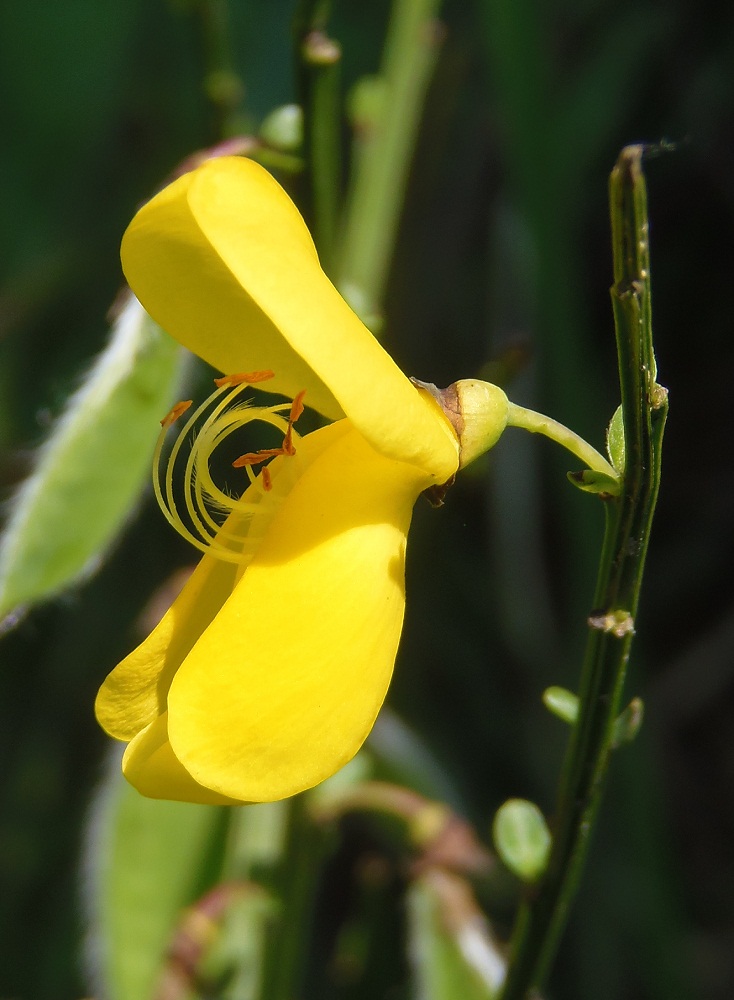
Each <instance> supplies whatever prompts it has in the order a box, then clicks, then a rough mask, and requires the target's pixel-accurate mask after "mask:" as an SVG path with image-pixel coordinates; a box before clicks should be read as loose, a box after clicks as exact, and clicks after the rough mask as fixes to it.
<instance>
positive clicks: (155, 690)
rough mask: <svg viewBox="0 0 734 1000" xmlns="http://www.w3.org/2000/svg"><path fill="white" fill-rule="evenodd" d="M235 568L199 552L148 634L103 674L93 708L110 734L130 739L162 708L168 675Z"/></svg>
mask: <svg viewBox="0 0 734 1000" xmlns="http://www.w3.org/2000/svg"><path fill="white" fill-rule="evenodd" d="M237 570H238V567H237V566H236V565H235V564H233V563H227V562H222V561H221V560H219V559H214V558H212V557H211V556H205V557H204V558H203V559H202V560H201V562H200V563H199V565H198V566H197V567H196V569H195V570H194V572H193V573H192V575H191V576H190V577H189V579H188V581H187V582H186V586H185V587H184V589H183V590H182V591H181V593H180V594H179V596H178V598H177V599H176V600H175V601H174V603H173V605H172V606H171V608H170V609H169V610H168V611H167V612H166V614H165V615H164V616H163V618H162V619H161V621H160V622H159V623H158V625H157V626H156V627H155V628H154V629H153V631H152V632H151V633H150V635H149V636H148V638H147V639H146V640H145V641H144V642H143V643H141V644H140V645H139V646H138V648H137V649H135V650H133V652H132V653H130V655H129V656H126V657H125V659H124V660H122V662H121V663H119V664H118V665H117V666H116V667H115V669H114V670H113V671H112V672H111V673H110V674H108V676H107V678H106V679H105V681H104V683H103V684H102V687H101V688H100V689H99V693H98V695H97V701H96V704H95V712H96V715H97V721H98V722H99V724H100V725H101V726H102V728H103V729H104V730H106V732H108V733H109V735H110V736H114V737H115V739H118V740H131V739H132V738H133V737H134V736H135V735H136V733H138V732H139V731H140V730H141V729H143V728H144V727H145V726H147V725H148V724H149V723H151V722H153V720H154V719H155V718H156V716H158V715H160V714H161V713H162V712H165V710H166V697H167V695H168V688H169V687H170V684H171V680H172V678H173V675H174V673H175V672H176V670H177V669H178V667H179V665H180V663H181V661H182V660H183V659H184V657H185V656H186V654H187V653H188V652H189V650H190V649H191V647H192V646H193V645H194V643H195V642H196V640H197V639H198V638H199V636H200V635H201V633H202V632H203V631H204V629H205V628H206V627H207V625H209V623H210V622H211V621H212V619H213V618H214V616H215V615H216V613H217V612H218V611H219V609H220V608H221V606H222V605H223V604H224V602H225V601H226V599H227V598H228V597H229V595H230V594H231V593H232V588H233V586H234V582H235V577H236V574H237Z"/></svg>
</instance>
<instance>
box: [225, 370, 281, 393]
mask: <svg viewBox="0 0 734 1000" xmlns="http://www.w3.org/2000/svg"><path fill="white" fill-rule="evenodd" d="M274 377H275V372H271V371H270V370H269V369H265V370H264V371H261V372H237V374H235V375H223V376H222V377H221V378H215V379H214V384H215V385H216V386H219V388H220V389H221V387H222V386H223V385H242V383H243V382H247V384H248V385H255V383H256V382H267V380H268V379H269V378H274Z"/></svg>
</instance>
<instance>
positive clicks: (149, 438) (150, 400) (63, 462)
mask: <svg viewBox="0 0 734 1000" xmlns="http://www.w3.org/2000/svg"><path fill="white" fill-rule="evenodd" d="M181 357H182V352H181V350H180V348H179V347H178V345H177V344H175V342H174V341H173V340H171V338H170V337H169V336H168V335H167V334H165V333H164V332H163V331H162V330H161V329H160V327H158V326H156V324H155V323H153V321H152V320H151V319H150V318H149V317H148V316H147V315H146V314H145V313H144V311H143V309H142V307H141V306H140V305H139V303H138V302H137V301H136V300H135V299H133V298H132V297H131V298H129V299H128V301H127V303H126V305H125V306H124V308H123V309H122V311H121V312H120V315H119V316H118V318H117V319H116V321H115V323H114V326H113V328H112V337H111V340H110V343H109V345H108V347H107V348H106V349H105V351H104V352H103V353H102V354H101V355H100V356H99V358H98V359H97V361H96V362H95V364H94V366H93V368H92V370H91V372H90V373H89V375H88V376H87V378H86V380H85V382H84V384H83V385H82V387H81V388H80V389H79V390H78V391H77V392H76V393H75V394H74V395H73V396H72V397H71V399H70V400H69V402H68V404H67V407H66V410H65V412H64V413H63V414H62V416H61V418H60V419H59V421H58V422H57V424H56V426H55V427H54V428H53V430H52V431H51V435H50V437H49V438H48V440H47V441H46V442H45V444H44V445H43V446H42V447H41V449H40V451H39V453H38V458H37V461H36V467H35V469H34V471H33V472H32V473H31V475H30V476H29V478H28V479H27V480H26V481H25V483H23V484H22V486H21V487H20V489H19V490H18V492H17V494H16V496H15V498H14V500H13V502H12V509H11V513H10V517H9V520H8V523H7V526H6V528H5V532H4V534H3V536H2V538H1V539H0V620H2V618H3V617H5V616H6V615H8V614H9V612H11V611H13V609H15V608H17V607H18V606H22V605H25V604H28V603H30V602H34V601H38V600H41V599H42V598H44V597H49V596H50V595H52V594H54V593H57V592H58V591H59V590H61V589H62V588H63V587H65V586H68V585H69V584H70V583H71V582H73V581H74V580H76V579H78V578H79V577H81V576H82V575H84V574H85V573H88V572H90V571H91V570H92V569H94V568H95V566H96V565H97V563H98V560H99V559H100V558H101V557H102V556H103V555H104V552H105V550H106V549H107V548H108V546H109V545H110V544H111V542H112V541H113V539H114V538H115V535H116V534H117V532H118V531H119V530H120V528H121V527H122V525H123V524H124V521H125V518H126V517H127V516H128V515H129V513H130V510H131V508H132V506H133V505H134V503H135V501H136V500H137V498H138V496H139V494H140V490H141V487H142V485H143V483H144V482H145V481H146V478H147V475H148V466H149V463H150V459H151V455H152V453H153V446H154V443H155V439H156V436H157V434H158V431H159V420H160V419H161V417H163V416H164V415H165V413H166V411H167V410H168V409H169V408H170V405H171V403H172V397H173V393H174V389H175V385H176V382H177V380H178V378H179V374H180V364H181V360H180V359H181Z"/></svg>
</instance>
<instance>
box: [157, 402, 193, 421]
mask: <svg viewBox="0 0 734 1000" xmlns="http://www.w3.org/2000/svg"><path fill="white" fill-rule="evenodd" d="M192 403H193V400H192V399H182V400H181V402H180V403H176V405H175V406H174V407H173V409H172V410H170V411H169V412H168V413H167V414H166V415H165V417H164V418H163V420H161V427H170V426H171V424H172V423H175V421H176V420H178V418H179V417H180V416H182V415H183V414H184V413H186V411H187V410H188V408H189V407H190V406H191V404H192Z"/></svg>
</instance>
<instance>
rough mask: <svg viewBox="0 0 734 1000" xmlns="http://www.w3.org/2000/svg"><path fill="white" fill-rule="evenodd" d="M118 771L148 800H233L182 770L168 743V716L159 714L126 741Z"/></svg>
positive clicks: (213, 802) (208, 802) (218, 802)
mask: <svg viewBox="0 0 734 1000" xmlns="http://www.w3.org/2000/svg"><path fill="white" fill-rule="evenodd" d="M122 771H123V774H124V775H125V777H126V778H127V780H128V781H129V782H130V784H131V785H134V786H135V787H136V788H137V790H138V791H139V792H141V793H142V794H143V795H147V796H148V797H149V798H151V799H176V800H178V801H179V802H198V803H201V804H203V805H215V806H219V805H233V804H234V803H235V800H234V799H229V798H227V797H226V796H225V795H217V793H216V792H213V791H212V790H211V789H209V788H204V787H202V786H201V785H199V784H198V783H197V782H196V781H194V779H193V778H192V777H191V775H190V774H189V773H188V771H186V770H185V769H184V768H183V767H182V766H181V763H180V762H179V761H178V760H177V759H176V756H175V754H174V752H173V750H172V749H171V744H170V743H169V742H168V715H167V713H164V714H163V715H159V716H158V718H157V719H155V721H154V722H152V723H151V724H150V725H149V726H146V727H145V729H143V730H142V731H141V732H140V733H138V735H137V736H136V737H135V739H134V740H133V741H132V742H131V743H130V745H129V746H128V748H127V750H126V751H125V753H124V755H123V758H122Z"/></svg>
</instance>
